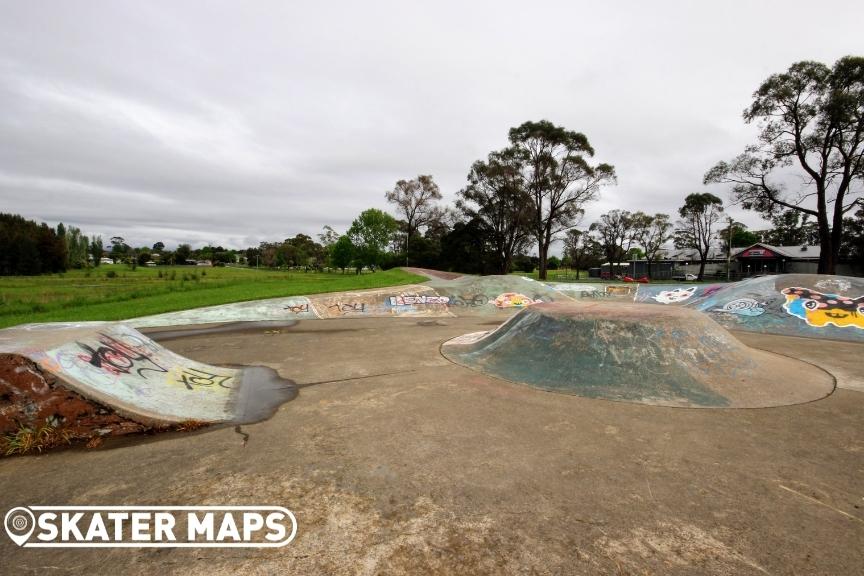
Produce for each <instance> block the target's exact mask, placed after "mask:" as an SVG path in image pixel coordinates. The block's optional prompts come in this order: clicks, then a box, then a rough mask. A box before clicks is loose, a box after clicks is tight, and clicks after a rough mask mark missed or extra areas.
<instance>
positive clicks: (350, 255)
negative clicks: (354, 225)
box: [330, 236, 354, 274]
mask: <svg viewBox="0 0 864 576" xmlns="http://www.w3.org/2000/svg"><path fill="white" fill-rule="evenodd" d="M353 259H354V244H352V243H351V238H349V237H348V236H340V237H339V239H338V240H336V242H334V243H333V245H332V246H331V247H330V264H331V265H332V266H334V267H336V268H340V269H341V270H342V273H343V274H344V273H345V269H346V268H347V267H348V266H350V265H351V261H352V260H353Z"/></svg>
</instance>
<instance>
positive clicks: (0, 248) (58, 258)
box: [0, 213, 66, 275]
mask: <svg viewBox="0 0 864 576" xmlns="http://www.w3.org/2000/svg"><path fill="white" fill-rule="evenodd" d="M64 270H66V242H65V238H64V237H63V236H59V235H58V234H57V232H56V231H55V230H54V229H53V228H51V227H50V226H48V225H47V224H45V223H44V222H43V223H41V224H37V223H36V222H34V221H33V220H25V219H24V218H23V217H22V216H19V215H17V214H3V213H0V275H37V274H45V273H48V272H63V271H64Z"/></svg>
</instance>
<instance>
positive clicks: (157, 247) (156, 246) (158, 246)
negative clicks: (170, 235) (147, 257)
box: [153, 242, 165, 253]
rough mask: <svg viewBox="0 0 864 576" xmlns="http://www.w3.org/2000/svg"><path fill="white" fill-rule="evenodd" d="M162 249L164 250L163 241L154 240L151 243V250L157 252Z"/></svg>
mask: <svg viewBox="0 0 864 576" xmlns="http://www.w3.org/2000/svg"><path fill="white" fill-rule="evenodd" d="M163 250H165V244H164V243H162V242H156V243H155V244H153V252H157V253H158V252H162V251H163Z"/></svg>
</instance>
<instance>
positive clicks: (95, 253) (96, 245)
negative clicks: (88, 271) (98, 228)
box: [90, 236, 105, 266]
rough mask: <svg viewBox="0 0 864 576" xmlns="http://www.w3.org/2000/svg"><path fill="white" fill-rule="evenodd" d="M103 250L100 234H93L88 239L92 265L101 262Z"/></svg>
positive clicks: (98, 264)
mask: <svg viewBox="0 0 864 576" xmlns="http://www.w3.org/2000/svg"><path fill="white" fill-rule="evenodd" d="M104 252H105V247H104V246H103V245H102V237H101V236H93V237H92V238H91V239H90V256H92V257H93V266H100V265H101V264H102V255H103V254H104Z"/></svg>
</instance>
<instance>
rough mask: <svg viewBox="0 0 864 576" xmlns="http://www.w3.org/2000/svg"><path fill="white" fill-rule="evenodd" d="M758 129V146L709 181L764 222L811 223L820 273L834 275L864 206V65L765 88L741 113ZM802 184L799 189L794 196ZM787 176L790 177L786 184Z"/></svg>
mask: <svg viewBox="0 0 864 576" xmlns="http://www.w3.org/2000/svg"><path fill="white" fill-rule="evenodd" d="M744 120H745V122H747V123H751V122H757V123H758V124H759V129H760V131H759V136H758V139H757V143H756V144H753V145H751V146H748V147H747V148H746V149H745V150H744V152H743V153H742V154H741V155H739V156H738V157H736V158H735V159H734V160H732V161H730V162H720V163H718V164H717V165H715V166H714V167H713V168H711V170H709V171H708V172H707V173H706V174H705V183H706V184H709V183H728V184H732V185H733V186H732V195H733V198H734V199H735V200H736V201H738V202H740V203H741V204H742V205H743V206H744V207H745V208H748V209H752V210H757V211H759V212H762V213H763V214H765V215H766V216H770V215H772V214H776V213H777V212H778V211H781V210H783V209H788V210H794V211H796V212H800V213H802V214H808V215H810V216H813V217H814V218H815V220H816V223H817V225H818V229H819V242H820V244H821V252H820V256H819V267H818V272H819V273H820V274H834V273H835V271H836V266H837V260H838V258H839V254H840V248H841V239H842V236H843V225H844V216H845V215H846V214H847V213H849V212H850V211H852V210H853V209H855V208H856V207H861V206H864V198H862V196H861V194H862V181H864V57H858V56H846V57H844V58H841V59H840V60H838V61H837V62H836V63H835V64H834V66H833V67H831V68H829V67H828V66H826V65H825V64H822V63H820V62H807V61H805V62H797V63H795V64H793V65H792V66H790V67H789V69H788V70H787V71H786V72H783V73H781V74H774V75H772V76H770V77H769V78H768V79H767V80H765V81H764V82H763V83H762V85H761V86H759V89H758V90H757V91H756V92H755V93H754V94H753V103H752V104H751V105H750V107H749V108H747V109H746V110H745V111H744ZM790 171H791V172H794V173H797V175H798V176H801V177H802V178H801V182H802V184H801V186H800V187H797V190H790V189H789V185H788V184H789V183H790V182H794V179H793V177H792V175H791V174H789V172H790ZM784 176H785V177H784Z"/></svg>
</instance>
